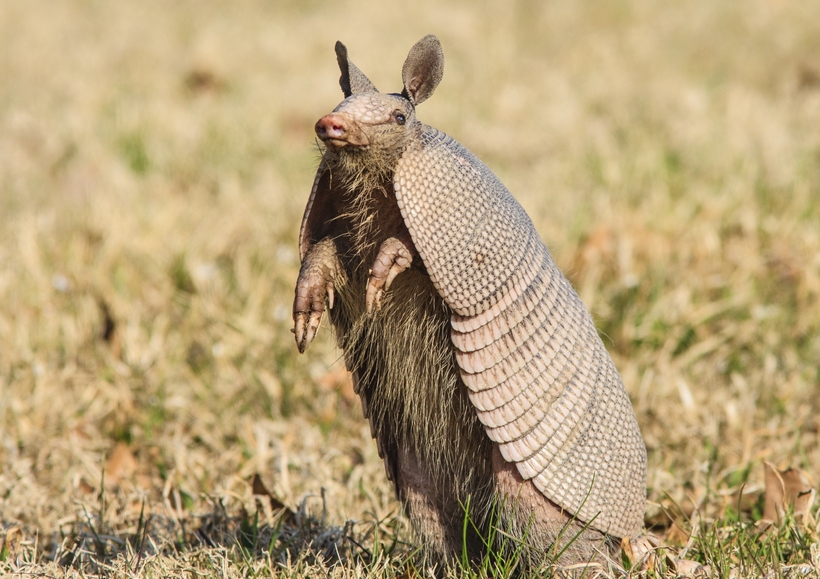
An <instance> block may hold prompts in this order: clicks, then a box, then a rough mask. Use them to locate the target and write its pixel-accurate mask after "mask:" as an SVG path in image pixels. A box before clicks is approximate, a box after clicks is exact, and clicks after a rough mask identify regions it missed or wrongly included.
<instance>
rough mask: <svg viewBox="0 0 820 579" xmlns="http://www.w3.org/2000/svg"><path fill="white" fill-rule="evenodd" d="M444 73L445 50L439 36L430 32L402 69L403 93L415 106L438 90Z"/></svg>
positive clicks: (412, 51)
mask: <svg viewBox="0 0 820 579" xmlns="http://www.w3.org/2000/svg"><path fill="white" fill-rule="evenodd" d="M443 75H444V51H442V50H441V43H440V42H439V41H438V38H436V37H435V36H433V35H432V34H428V35H427V36H425V37H424V38H422V39H421V40H419V41H418V42H417V43H416V44H415V46H413V48H411V49H410V54H408V55H407V60H405V61H404V66H403V67H402V69H401V76H402V80H403V81H404V90H403V91H402V93H401V94H402V95H404V97H406V98H407V99H408V100H409V101H410V102H411V103H413V106H416V105H419V104H421V103H423V102H424V101H426V100H427V99H428V98H429V97H430V95H432V94H433V91H434V90H436V87H437V86H438V83H439V82H441V77H442V76H443Z"/></svg>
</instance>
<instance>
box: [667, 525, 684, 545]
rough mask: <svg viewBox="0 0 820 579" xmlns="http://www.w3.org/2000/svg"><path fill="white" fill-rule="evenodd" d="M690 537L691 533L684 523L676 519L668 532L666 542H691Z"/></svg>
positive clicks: (671, 543) (680, 543)
mask: <svg viewBox="0 0 820 579" xmlns="http://www.w3.org/2000/svg"><path fill="white" fill-rule="evenodd" d="M689 537H690V534H689V532H688V531H687V530H686V529H684V528H683V525H682V524H681V523H680V522H678V521H675V522H673V523H672V525H671V526H670V527H669V530H668V531H667V532H666V536H665V537H664V542H665V543H666V544H667V545H685V544H686V543H688V542H689Z"/></svg>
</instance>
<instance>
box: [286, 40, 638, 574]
mask: <svg viewBox="0 0 820 579" xmlns="http://www.w3.org/2000/svg"><path fill="white" fill-rule="evenodd" d="M336 56H337V60H338V64H339V67H340V69H341V78H340V84H341V88H342V92H343V93H344V96H345V99H344V100H343V101H342V102H341V104H339V105H338V106H337V107H336V108H335V109H334V110H333V112H332V113H330V114H328V115H325V116H323V117H322V118H321V119H320V120H319V121H318V122H317V123H316V126H315V131H316V134H317V136H318V138H319V139H320V140H321V142H322V143H323V146H322V151H323V152H322V158H321V161H320V163H319V168H318V171H317V173H316V178H315V180H314V183H313V189H312V191H311V193H310V198H309V200H308V202H307V207H306V209H305V213H304V218H303V220H302V225H301V231H300V235H299V248H300V255H301V260H302V265H301V270H300V273H299V278H298V280H297V283H296V292H295V293H296V297H295V299H294V304H293V319H294V329H293V331H294V333H295V335H296V343H297V346H298V349H299V351H300V352H304V351H305V349H306V348H307V347H308V346H309V344H310V343H311V341H312V340H313V339H314V337H315V335H316V332H317V329H318V328H319V325H320V321H321V318H322V316H323V315H324V313H325V309H326V308H327V309H328V312H329V317H330V320H331V323H332V325H333V328H334V330H335V334H336V339H337V343H338V345H339V346H340V348H341V349H342V350H343V352H344V360H345V364H346V365H347V368H348V369H349V370H350V372H351V373H352V375H353V379H354V389H355V391H356V392H357V394H358V395H359V396H360V398H361V402H362V407H363V410H364V414H365V416H366V417H367V418H368V419H369V421H370V425H371V431H372V435H373V437H374V439H375V440H376V444H377V447H378V451H379V454H380V455H381V457H382V458H383V460H384V463H385V468H386V471H387V474H388V477H389V478H390V479H391V480H392V482H393V484H394V486H395V490H396V493H397V496H398V498H399V499H400V500H401V502H402V503H403V505H404V507H405V510H406V512H407V515H408V517H409V519H410V521H411V523H412V526H413V528H414V529H415V531H416V533H417V534H418V536H419V539H420V541H421V543H422V544H423V545H424V546H425V548H426V552H427V554H428V555H429V556H430V557H432V558H433V560H435V561H441V562H443V563H446V562H448V561H453V560H454V559H457V560H461V558H462V554H464V553H466V554H468V556H469V557H470V560H471V561H473V560H478V559H480V558H481V557H482V556H485V555H486V550H487V549H488V548H489V549H493V548H496V547H500V548H502V549H503V548H506V549H507V550H509V549H510V546H512V548H513V549H514V550H517V551H518V552H521V545H525V546H526V549H525V550H526V554H527V561H530V562H531V564H533V565H534V564H540V563H543V561H546V560H557V561H558V562H559V563H561V564H564V563H578V562H584V561H590V560H597V559H598V558H599V557H600V556H602V555H612V554H614V553H615V552H616V551H617V549H618V544H619V542H618V540H617V539H618V538H623V537H634V536H636V535H637V534H639V533H640V531H641V529H642V527H643V513H644V508H645V500H646V449H645V446H644V443H643V439H642V438H641V434H640V430H639V428H638V424H637V421H636V418H635V414H634V411H633V409H632V405H631V403H630V400H629V397H628V395H627V392H626V390H625V388H624V385H623V383H622V381H621V378H620V376H619V375H618V372H617V370H616V369H615V366H614V364H613V362H612V360H611V358H610V356H609V354H608V353H607V351H606V349H605V347H604V344H603V343H602V341H601V339H600V338H599V336H598V333H597V331H596V329H595V325H594V324H593V321H592V319H591V316H590V314H589V313H588V312H587V310H586V308H585V307H584V305H583V303H582V302H581V300H580V299H579V297H578V295H577V294H576V292H575V291H574V290H573V288H572V286H571V284H570V283H569V281H568V280H567V279H566V278H565V277H564V276H563V275H562V273H561V272H560V271H559V269H558V267H557V266H556V264H555V262H554V261H553V259H552V257H551V256H550V253H549V251H548V250H547V248H546V247H545V245H544V243H543V242H542V241H541V239H540V237H539V235H538V233H537V232H536V230H535V227H534V226H533V223H532V221H531V220H530V218H529V217H528V215H527V214H526V212H525V211H524V209H523V208H522V207H521V205H520V204H519V203H518V202H517V201H516V200H515V198H514V197H513V196H512V195H511V194H510V193H509V191H508V190H507V189H506V188H505V187H504V185H503V184H502V183H501V182H500V181H499V179H498V178H497V177H496V176H495V175H494V174H493V173H492V172H491V171H490V169H488V168H487V167H486V166H485V165H484V164H483V163H482V162H481V161H479V160H478V159H477V158H476V157H475V156H474V155H473V154H471V153H470V152H469V151H468V150H467V149H465V148H464V147H463V146H462V145H460V144H459V143H458V142H456V141H455V140H454V139H453V138H451V137H449V136H447V135H446V134H444V133H442V132H441V131H439V130H437V129H435V128H433V127H431V126H428V125H425V124H423V123H421V122H420V121H419V120H418V119H417V118H416V112H415V111H416V107H417V106H418V105H420V104H421V103H422V102H423V101H425V100H426V99H427V98H428V97H430V95H431V94H432V93H433V91H434V90H435V89H436V87H437V86H438V84H439V82H440V81H441V78H442V75H443V66H444V57H443V52H442V49H441V45H440V43H439V41H438V39H437V38H436V37H435V36H432V35H430V36H426V37H425V38H423V39H422V40H420V41H419V42H418V43H416V45H415V46H413V48H412V49H411V50H410V53H409V55H408V57H407V60H406V61H405V63H404V66H403V68H402V78H403V81H404V87H403V90H402V91H401V93H390V94H386V93H381V92H378V91H377V89H376V87H375V86H374V85H373V83H372V82H371V81H370V80H369V79H368V78H367V77H366V76H365V75H364V74H363V73H362V72H361V71H360V70H359V69H358V68H357V67H356V66H355V65H354V64H353V62H351V60H350V59H349V58H348V53H347V49H346V47H345V46H344V45H343V44H342V43H340V42H337V43H336ZM465 521H469V524H465ZM499 530H500V531H502V532H497V531H499ZM490 537H491V538H492V539H489V538H490ZM499 542H501V543H505V544H504V545H501V544H499ZM490 543H493V544H492V545H491V544H490ZM539 557H541V561H540V562H539V561H538V559H539ZM550 557H551V558H552V559H550Z"/></svg>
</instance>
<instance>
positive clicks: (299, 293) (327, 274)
mask: <svg viewBox="0 0 820 579" xmlns="http://www.w3.org/2000/svg"><path fill="white" fill-rule="evenodd" d="M335 271H336V258H335V253H334V248H333V245H332V243H331V242H329V241H321V242H319V243H317V244H316V245H314V246H313V248H312V249H311V251H310V253H308V255H307V256H306V257H305V260H304V261H303V262H302V269H301V270H300V271H299V279H298V280H296V291H295V294H296V295H295V296H294V299H293V333H294V335H295V336H296V347H297V348H299V352H304V351H305V350H307V347H308V346H309V345H310V343H311V342H312V341H313V338H315V337H316V331H317V330H318V329H319V323H320V322H321V321H322V314H324V313H325V300H327V305H328V306H329V307H330V309H332V308H333V304H334V302H335V301H336V292H335V289H334V284H333V278H334V275H335Z"/></svg>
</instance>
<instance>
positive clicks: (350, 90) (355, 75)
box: [336, 41, 379, 98]
mask: <svg viewBox="0 0 820 579" xmlns="http://www.w3.org/2000/svg"><path fill="white" fill-rule="evenodd" d="M336 60H337V61H338V63H339V70H341V71H342V76H340V77H339V85H340V86H341V87H342V92H343V93H344V95H345V98H347V97H349V96H350V95H352V94H356V93H357V92H379V91H378V89H377V88H376V87H375V86H373V83H372V82H370V79H369V78H367V77H366V76H365V75H364V73H363V72H362V71H361V70H359V69H358V68H356V65H355V64H353V63H352V62H350V59H349V58H348V57H347V47H346V46H345V45H344V44H342V43H341V42H338V41H337V42H336Z"/></svg>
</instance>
